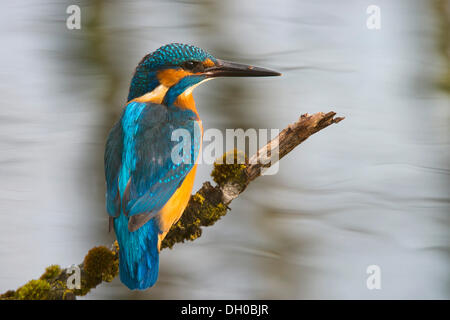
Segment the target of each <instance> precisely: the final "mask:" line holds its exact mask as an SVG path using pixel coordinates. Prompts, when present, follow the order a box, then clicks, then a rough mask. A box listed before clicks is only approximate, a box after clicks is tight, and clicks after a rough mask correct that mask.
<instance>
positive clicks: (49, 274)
mask: <svg viewBox="0 0 450 320" xmlns="http://www.w3.org/2000/svg"><path fill="white" fill-rule="evenodd" d="M60 274H61V267H60V266H58V265H56V264H54V265H51V266H48V267H47V268H46V269H45V272H44V273H43V274H42V275H41V277H40V278H39V279H40V280H47V281H49V280H51V279H53V278H56V277H58V276H59V275H60Z"/></svg>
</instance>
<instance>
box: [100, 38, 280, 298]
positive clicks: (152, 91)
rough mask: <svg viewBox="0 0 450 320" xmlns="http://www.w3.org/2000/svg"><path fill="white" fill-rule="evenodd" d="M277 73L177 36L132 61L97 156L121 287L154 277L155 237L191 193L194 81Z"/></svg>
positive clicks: (196, 133) (198, 131) (196, 149)
mask: <svg viewBox="0 0 450 320" xmlns="http://www.w3.org/2000/svg"><path fill="white" fill-rule="evenodd" d="M278 75H280V73H278V72H275V71H272V70H268V69H264V68H259V67H254V66H250V65H244V64H238V63H233V62H228V61H224V60H220V59H217V58H215V57H214V56H213V55H211V54H209V53H208V52H206V51H205V50H203V49H200V48H198V47H195V46H192V45H187V44H180V43H171V44H168V45H164V46H162V47H160V48H159V49H157V50H156V51H154V52H152V53H150V54H148V55H146V56H145V57H144V58H143V59H142V60H141V61H140V62H139V64H138V66H137V67H136V70H135V72H134V75H133V78H132V80H131V84H130V89H129V94H128V99H127V104H126V106H125V108H124V109H123V111H122V115H121V117H120V119H119V120H118V121H117V123H116V124H115V125H114V126H113V128H112V129H111V131H110V132H109V135H108V138H107V141H106V149H105V157H104V164H105V179H106V210H107V212H108V214H109V223H110V230H111V229H112V228H114V231H115V234H116V237H117V241H118V244H119V275H120V280H121V281H122V282H123V283H124V284H125V285H126V286H127V287H128V288H130V289H132V290H134V289H139V290H145V289H147V288H149V287H151V286H153V285H154V284H155V282H156V280H157V278H158V270H159V251H160V246H161V242H162V240H163V239H164V237H165V236H166V234H167V232H168V231H169V229H170V227H171V226H172V225H173V224H174V223H176V222H177V221H178V219H179V218H180V217H181V215H182V214H183V211H184V209H185V208H186V206H187V204H188V201H189V198H190V195H191V192H192V188H193V185H194V179H195V173H196V168H197V163H198V158H199V154H200V152H201V147H202V134H203V127H202V122H201V120H200V116H199V114H198V112H197V109H196V107H195V101H194V99H193V97H192V91H193V90H194V88H195V87H197V86H198V85H199V84H201V83H203V82H205V81H207V80H210V79H214V78H217V77H259V76H278ZM177 130H181V131H180V132H184V133H187V135H186V136H187V137H188V138H187V141H184V143H180V141H179V140H177V139H174V133H175V132H177ZM186 142H187V143H186Z"/></svg>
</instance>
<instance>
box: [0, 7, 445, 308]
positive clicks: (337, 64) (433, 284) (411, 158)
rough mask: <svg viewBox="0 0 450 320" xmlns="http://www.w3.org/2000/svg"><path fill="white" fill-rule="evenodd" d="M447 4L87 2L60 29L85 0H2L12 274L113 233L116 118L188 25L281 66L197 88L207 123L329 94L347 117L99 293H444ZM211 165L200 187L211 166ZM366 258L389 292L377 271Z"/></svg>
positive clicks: (237, 122) (259, 123)
mask: <svg viewBox="0 0 450 320" xmlns="http://www.w3.org/2000/svg"><path fill="white" fill-rule="evenodd" d="M442 3H443V2H442V1H436V2H434V3H432V2H430V3H428V2H421V1H397V2H395V3H393V2H391V1H381V2H380V7H381V8H382V19H383V20H382V21H383V22H382V29H381V30H380V31H375V32H374V31H368V30H367V29H366V27H365V19H366V13H365V12H366V11H365V9H366V7H367V5H368V4H366V3H361V2H348V3H346V4H343V3H340V4H339V5H337V4H336V3H334V2H333V1H323V2H320V3H309V4H307V3H302V2H298V1H282V2H281V3H280V4H279V5H277V6H276V7H274V6H273V3H272V2H271V1H246V2H244V3H242V2H239V1H227V2H224V1H222V2H216V1H152V2H148V1H133V2H127V3H125V2H121V1H100V0H97V1H84V2H81V4H80V6H81V7H82V14H83V24H82V25H83V27H82V30H79V31H69V30H67V29H66V28H65V20H64V19H65V17H66V15H65V8H66V7H67V5H68V4H72V3H69V2H67V3H54V2H45V1H42V5H40V6H39V11H37V10H36V5H34V4H33V3H32V2H31V1H30V2H21V3H20V4H19V3H10V4H5V5H4V7H5V9H4V10H3V11H2V13H3V16H2V17H1V18H2V19H0V23H2V26H1V28H0V30H1V31H0V32H1V33H2V39H4V40H3V41H4V43H7V44H8V46H7V47H8V50H4V51H2V52H0V55H1V56H0V57H1V58H2V61H3V66H2V70H1V71H0V77H1V78H2V80H3V81H1V82H0V83H1V84H0V92H1V93H2V109H1V112H0V123H1V126H0V137H1V139H0V146H1V148H2V154H1V156H0V163H1V166H0V172H1V176H2V178H3V179H2V182H1V184H0V192H1V194H2V197H1V200H0V207H1V209H2V211H1V212H2V214H1V215H0V235H1V236H0V256H1V257H2V262H3V263H2V264H1V266H0V291H5V290H7V289H10V288H16V287H18V286H19V285H21V284H23V283H24V282H25V281H27V280H29V279H31V278H36V277H38V276H39V275H40V273H41V272H42V271H43V270H44V268H45V267H46V266H47V265H49V264H53V263H59V264H61V265H69V264H71V263H74V262H78V261H81V259H82V257H83V256H84V254H85V253H86V252H87V250H88V249H89V248H91V247H92V246H94V245H98V244H109V243H111V242H112V240H113V238H114V237H113V235H111V234H108V232H107V217H106V213H105V210H104V182H103V163H102V161H103V160H102V159H103V146H104V140H105V137H106V134H107V132H108V130H109V128H110V127H111V126H112V124H113V122H114V121H115V120H116V119H117V117H118V114H119V113H120V110H121V108H122V107H123V103H124V102H125V98H126V95H127V90H128V88H127V87H128V84H129V81H130V78H131V74H132V72H133V70H134V67H135V65H136V63H137V62H138V61H139V60H140V58H141V57H142V56H143V55H145V54H146V53H148V52H149V51H151V50H154V49H155V48H157V47H158V46H160V45H162V44H165V43H168V42H186V43H192V44H196V45H198V46H201V47H204V48H205V49H207V50H208V51H210V52H212V53H213V54H215V55H216V56H219V57H221V58H224V59H228V60H235V61H241V62H243V63H252V64H256V65H261V66H266V67H269V68H273V69H278V70H280V71H282V72H283V73H284V76H283V77H282V78H272V79H257V80H248V79H238V80H235V79H233V80H230V79H222V80H218V81H215V82H209V83H208V84H207V85H205V86H203V87H201V88H199V89H197V91H196V94H195V96H196V101H197V104H198V109H199V112H200V114H201V116H202V119H203V121H204V125H205V128H206V129H207V128H219V129H225V128H238V127H242V128H251V127H255V128H283V127H285V126H286V125H287V124H288V123H289V122H292V121H293V120H295V119H296V118H297V117H298V116H299V115H300V114H301V113H304V112H309V113H312V112H316V111H329V110H335V111H337V112H338V113H339V114H342V115H345V116H346V120H345V121H344V122H342V123H341V124H339V125H338V126H335V127H332V128H328V129H326V131H324V132H322V133H320V134H318V135H317V136H314V137H313V138H311V139H310V140H308V141H307V142H306V143H305V144H304V145H302V146H301V147H300V148H299V149H298V150H296V151H294V152H293V153H292V154H290V155H289V156H288V157H286V158H285V159H283V162H282V164H281V166H280V172H279V174H278V175H276V176H272V177H263V178H261V179H259V180H257V181H255V182H254V183H253V184H252V185H251V186H250V187H249V188H248V190H247V191H246V192H245V194H243V196H242V197H241V198H240V199H239V200H237V201H235V202H234V203H233V205H232V208H233V210H232V211H231V212H230V214H229V215H227V216H226V217H225V218H224V219H222V221H220V222H219V223H218V224H217V225H215V226H213V227H210V228H206V229H205V230H204V234H203V236H202V238H201V239H199V240H197V241H195V242H193V243H187V244H183V245H177V246H176V247H175V249H174V250H166V251H163V253H162V257H161V260H162V261H161V273H160V280H159V282H158V283H157V285H156V286H155V287H154V289H152V290H149V291H147V292H130V291H128V290H127V289H126V288H125V287H124V286H122V285H121V284H120V283H119V282H118V281H117V280H115V281H114V282H113V283H111V284H106V285H102V286H101V287H100V288H97V289H96V290H95V291H94V292H93V293H92V294H90V295H89V296H87V297H86V298H88V299H96V298H120V299H128V298H129V299H148V298H149V299H153V298H198V299H205V298H235V299H238V298H448V297H449V294H448V290H447V288H448V276H447V274H448V259H447V258H448V256H447V253H448V240H449V239H448V231H447V227H446V225H447V224H448V211H449V210H448V207H449V197H448V174H449V167H448V163H449V161H448V158H449V157H448V156H449V154H448V144H449V141H448V102H449V101H448V95H446V93H444V91H439V88H440V87H442V86H440V87H438V86H437V85H436V83H437V82H439V80H436V79H439V78H440V77H442V70H445V66H448V60H447V61H446V60H445V57H447V59H448V55H447V56H446V55H445V54H442V50H440V51H439V50H436V48H437V47H439V48H441V47H444V48H445V45H444V44H442V39H443V38H444V37H442V36H441V35H442V34H445V30H444V31H443V30H442V28H444V27H443V26H445V22H444V23H442V21H443V19H445V17H444V16H443V15H442V14H441V15H440V14H439V13H442V12H443V10H444V9H442V7H443V6H445V5H443V4H442ZM436 8H439V9H437V10H436ZM445 10H448V8H447V9H445ZM405 12H406V13H407V14H405ZM13 17H14V18H13ZM418 22H420V23H418ZM430 35H433V36H430ZM434 35H435V36H434ZM447 46H448V44H447ZM199 169H200V172H199V175H198V178H197V181H196V187H195V188H198V187H199V186H200V185H201V182H202V181H204V180H206V179H208V176H209V172H210V171H211V168H210V167H209V166H207V165H202V166H201V167H200V168H199ZM261 195H264V196H263V197H262V196H261ZM369 264H378V265H380V266H381V268H382V272H383V283H384V285H383V290H381V291H378V292H373V291H369V290H367V288H366V287H365V277H366V273H365V270H366V267H367V266H368V265H369Z"/></svg>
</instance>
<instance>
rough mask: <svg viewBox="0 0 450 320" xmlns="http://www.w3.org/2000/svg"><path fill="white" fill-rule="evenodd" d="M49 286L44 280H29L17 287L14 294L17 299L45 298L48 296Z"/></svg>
mask: <svg viewBox="0 0 450 320" xmlns="http://www.w3.org/2000/svg"><path fill="white" fill-rule="evenodd" d="M50 289H51V286H50V284H49V283H48V282H47V281H45V280H41V279H39V280H31V281H30V282H28V283H26V284H25V285H23V286H22V287H20V288H19V289H17V291H16V294H15V299H18V300H46V299H48V297H49V294H50Z"/></svg>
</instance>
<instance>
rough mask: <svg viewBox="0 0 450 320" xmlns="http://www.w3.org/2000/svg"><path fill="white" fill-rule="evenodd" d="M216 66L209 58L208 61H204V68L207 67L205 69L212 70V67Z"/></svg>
mask: <svg viewBox="0 0 450 320" xmlns="http://www.w3.org/2000/svg"><path fill="white" fill-rule="evenodd" d="M215 65H216V64H215V63H214V62H213V61H212V60H211V59H210V58H208V59H206V60H205V61H203V66H204V67H205V68H210V67H213V66H215Z"/></svg>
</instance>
